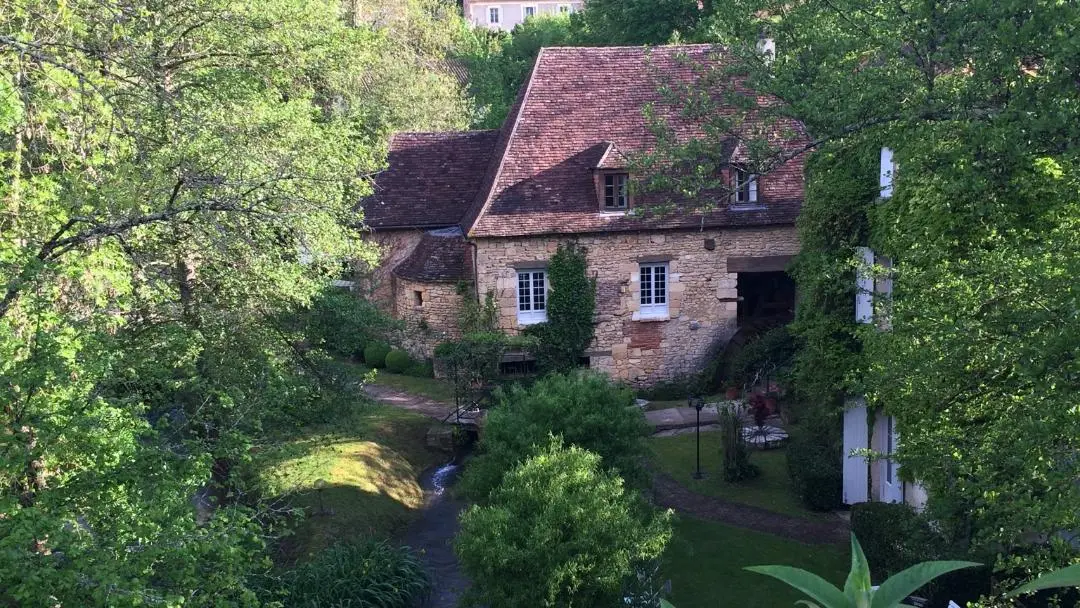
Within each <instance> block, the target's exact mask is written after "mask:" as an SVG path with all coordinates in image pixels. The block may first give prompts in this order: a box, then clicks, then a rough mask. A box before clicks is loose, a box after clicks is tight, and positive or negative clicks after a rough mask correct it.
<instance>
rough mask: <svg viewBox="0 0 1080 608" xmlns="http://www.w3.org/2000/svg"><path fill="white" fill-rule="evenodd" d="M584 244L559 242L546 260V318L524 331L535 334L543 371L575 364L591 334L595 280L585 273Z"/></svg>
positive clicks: (537, 351) (570, 366)
mask: <svg viewBox="0 0 1080 608" xmlns="http://www.w3.org/2000/svg"><path fill="white" fill-rule="evenodd" d="M585 254H586V251H585V248H584V247H581V246H580V245H578V244H577V243H563V244H560V245H559V248H558V249H557V250H556V251H555V255H553V256H552V257H551V261H550V262H549V263H548V273H547V276H548V286H549V288H550V290H551V291H550V293H548V301H547V322H546V323H541V324H538V325H533V326H532V327H529V328H528V329H527V330H526V333H527V334H529V335H532V336H535V337H536V338H537V340H538V344H537V346H536V362H537V365H539V367H540V369H542V370H544V371H567V370H570V369H573V368H575V367H577V364H578V361H579V360H580V359H581V357H583V356H584V355H585V349H586V348H588V346H589V342H591V341H592V338H593V315H594V313H595V312H596V281H595V280H593V279H590V278H589V277H588V275H587V274H586V270H587V268H588V264H587V261H586V258H585Z"/></svg>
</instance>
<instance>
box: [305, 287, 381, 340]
mask: <svg viewBox="0 0 1080 608" xmlns="http://www.w3.org/2000/svg"><path fill="white" fill-rule="evenodd" d="M392 325H393V321H392V320H390V319H389V318H387V317H386V315H384V314H383V313H382V312H380V311H379V310H378V309H377V308H375V305H374V304H372V303H371V302H368V301H366V300H363V299H361V298H358V297H357V296H355V295H354V294H351V293H349V292H347V291H342V290H340V289H337V288H333V289H330V290H327V291H324V292H323V293H321V294H319V296H318V297H317V298H316V299H315V300H314V301H313V302H312V303H311V308H310V310H309V311H308V314H307V316H306V328H305V334H306V335H307V338H308V340H309V341H310V342H311V343H312V344H313V345H314V346H319V347H321V348H325V349H326V350H327V351H329V352H331V353H334V354H337V355H341V356H345V357H358V356H360V354H361V353H363V352H364V348H365V347H366V346H367V344H368V343H369V342H370V341H372V340H374V339H376V338H377V337H378V336H381V335H383V334H385V333H386V332H387V331H388V330H389V329H390V328H391V326H392Z"/></svg>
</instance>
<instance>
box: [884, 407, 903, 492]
mask: <svg viewBox="0 0 1080 608" xmlns="http://www.w3.org/2000/svg"><path fill="white" fill-rule="evenodd" d="M898 447H900V432H899V431H898V430H897V429H896V418H895V417H893V416H886V417H885V449H884V450H882V451H883V452H885V455H886V457H885V458H884V459H882V461H881V463H882V479H881V500H882V501H884V502H904V482H902V481H900V465H899V464H898V463H897V462H896V461H895V460H893V459H892V458H891V457H892V455H893V454H894V453H895V452H896V449H897V448H898Z"/></svg>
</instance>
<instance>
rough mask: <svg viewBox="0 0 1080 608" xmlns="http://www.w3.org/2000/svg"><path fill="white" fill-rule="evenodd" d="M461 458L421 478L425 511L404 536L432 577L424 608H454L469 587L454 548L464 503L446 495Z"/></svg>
mask: <svg viewBox="0 0 1080 608" xmlns="http://www.w3.org/2000/svg"><path fill="white" fill-rule="evenodd" d="M464 456H465V454H464V453H461V454H458V455H457V456H455V457H454V459H453V460H451V461H450V462H448V463H446V464H444V465H442V466H440V467H437V468H435V469H430V470H428V471H425V472H424V473H423V474H422V475H421V476H420V487H422V488H423V489H424V493H425V495H426V496H425V502H424V509H423V512H422V513H421V514H420V516H419V517H417V519H416V520H415V521H414V522H413V523H412V524H411V525H410V526H409V529H408V531H407V533H406V534H405V539H404V544H406V545H409V546H410V547H412V548H413V550H415V551H416V552H417V553H419V554H420V559H421V560H422V561H423V562H424V564H425V565H426V566H427V569H428V574H429V575H430V576H431V582H432V591H431V595H430V597H429V598H428V601H426V602H425V603H424V606H425V608H455V607H456V606H457V605H458V598H459V597H460V596H461V594H462V593H463V592H464V591H465V588H466V587H467V586H468V581H466V580H465V577H464V575H462V573H461V570H460V568H459V567H458V561H457V556H456V555H454V548H453V541H454V536H455V535H456V534H457V531H458V515H459V514H460V513H461V510H462V509H463V508H464V507H465V503H464V502H462V501H459V500H456V499H454V497H453V495H452V494H451V493H450V492H448V491H447V490H448V489H450V488H451V487H453V485H454V483H455V482H456V481H457V479H458V476H459V475H460V474H461V468H462V459H463V457H464Z"/></svg>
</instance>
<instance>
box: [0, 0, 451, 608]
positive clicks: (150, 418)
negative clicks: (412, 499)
mask: <svg viewBox="0 0 1080 608" xmlns="http://www.w3.org/2000/svg"><path fill="white" fill-rule="evenodd" d="M167 4H168V6H167V7H166V6H165V5H164V4H163V3H160V2H146V1H144V0H78V1H75V2H63V3H55V2H45V1H39V0H29V1H26V2H19V3H15V4H11V3H9V4H6V5H5V6H4V10H2V11H0V174H2V176H0V232H3V234H4V238H3V239H0V376H2V377H3V379H4V381H3V382H2V383H0V403H3V404H4V405H3V407H2V408H0V426H2V427H3V429H4V430H3V431H0V485H2V486H3V491H0V512H2V513H3V514H4V515H3V517H0V555H2V556H3V557H2V558H0V603H3V604H15V605H23V606H41V605H50V606H51V605H59V604H63V605H71V606H99V605H111V606H130V605H146V604H158V605H166V606H176V605H179V604H180V603H183V604H184V605H185V606H200V605H211V604H212V605H221V604H230V605H253V604H255V603H256V601H257V598H256V597H255V595H254V593H253V590H252V587H251V580H252V578H253V577H254V576H256V575H258V574H260V573H261V572H263V571H265V570H266V569H267V568H268V567H269V560H268V554H267V550H266V541H265V536H266V534H268V533H271V534H276V533H277V530H274V529H273V525H274V521H275V519H274V518H273V517H272V516H271V515H272V508H271V506H270V505H267V504H264V503H262V502H260V501H259V500H258V496H257V495H254V494H253V493H250V492H248V491H247V489H246V488H244V487H243V486H242V485H241V483H240V481H239V480H238V479H236V476H235V475H234V474H233V472H234V471H235V470H236V469H237V468H238V467H242V466H243V465H244V464H245V463H246V462H247V461H248V459H249V458H251V455H252V453H253V449H255V450H257V449H258V448H259V447H260V446H261V445H262V442H263V441H264V440H265V438H266V437H267V436H268V435H270V434H272V432H273V431H279V430H281V429H283V428H295V427H296V426H298V425H301V424H304V423H306V422H309V421H311V420H313V419H318V418H322V417H323V415H324V414H325V413H326V412H328V411H332V410H333V407H332V406H336V405H340V404H341V403H342V401H343V400H344V399H343V396H344V395H345V394H346V393H345V391H344V390H343V388H344V384H343V383H344V382H345V381H346V379H345V377H344V376H343V375H342V374H340V373H338V371H339V369H338V368H336V367H335V366H334V365H332V364H331V363H330V362H329V361H328V359H329V358H328V357H327V356H326V354H325V353H323V352H321V351H319V350H316V351H310V352H309V351H305V349H303V348H301V347H300V346H299V345H301V344H302V343H303V341H304V334H303V332H302V330H301V329H300V328H298V327H297V325H298V324H294V323H291V322H287V321H286V320H285V319H286V318H287V317H289V316H290V315H295V314H298V312H297V311H302V310H304V309H305V308H306V307H308V306H309V305H310V304H311V303H312V301H313V299H315V298H316V297H318V294H319V293H320V291H321V290H322V288H323V287H324V286H325V285H326V284H327V283H328V282H329V281H330V280H331V279H333V278H337V274H338V272H339V271H340V268H341V266H342V263H343V262H344V261H345V260H347V259H361V260H365V261H372V262H373V261H374V260H375V257H376V256H375V254H376V252H375V251H374V249H373V248H372V247H370V246H368V245H366V244H363V243H362V242H360V241H359V239H358V238H357V237H358V231H357V230H356V228H357V226H359V225H360V224H361V222H362V218H360V217H358V216H357V214H356V211H355V201H356V199H357V197H359V196H362V195H363V194H364V193H365V192H366V190H365V189H366V184H365V181H364V180H363V179H362V178H361V176H363V175H366V174H370V173H371V172H373V171H375V170H377V169H378V168H379V166H380V165H381V163H382V148H383V146H384V141H383V137H384V135H385V134H386V133H387V132H388V131H390V130H393V129H399V128H407V127H408V126H410V125H409V124H408V121H409V120H411V118H410V119H406V118H404V116H405V115H406V114H407V115H409V116H412V117H417V116H418V115H420V114H423V115H425V116H426V119H427V120H428V121H430V122H431V123H433V124H434V123H440V124H447V125H450V124H454V123H455V122H457V123H461V122H463V118H464V117H462V116H457V117H449V116H442V117H440V116H438V112H439V110H438V109H436V108H435V107H434V106H432V107H410V108H402V107H400V106H396V105H395V104H396V103H397V102H396V101H394V99H395V98H394V97H381V98H380V97H379V96H378V95H374V94H373V91H372V89H366V88H365V87H364V86H362V84H363V83H375V82H381V81H382V79H381V74H380V73H378V72H379V69H381V68H380V67H379V66H384V67H385V66H390V65H392V63H393V61H396V60H397V59H398V58H396V57H388V56H385V55H383V53H385V52H386V49H387V47H386V46H385V45H384V44H383V41H384V39H383V38H382V37H381V36H382V34H381V33H380V32H376V31H374V30H372V29H371V28H368V27H362V28H349V27H346V26H345V24H343V23H342V22H341V21H340V19H339V18H338V14H339V13H338V9H339V6H338V3H337V2H331V1H329V0H310V1H306V2H294V1H292V0H265V1H261V2H252V1H250V0H228V1H226V0H177V1H176V2H169V3H167ZM411 82H414V83H415V80H414V81H411ZM384 90H387V91H388V90H389V89H384ZM393 91H394V92H396V93H399V94H401V95H407V94H409V93H416V92H417V91H416V90H415V89H414V87H413V85H412V84H409V82H406V81H400V82H398V83H396V85H395V87H394V88H393ZM434 92H435V87H434V86H431V85H430V83H429V86H428V88H427V90H425V91H422V93H425V94H432V95H433V94H434ZM459 97H460V95H459ZM405 110H407V112H405ZM399 111H401V112H400V113H399ZM455 112H456V110H455ZM193 498H195V499H197V505H196V507H197V508H194V509H193V508H192V502H193ZM262 523H266V524H267V528H263V527H262V526H261V525H260V524H262ZM43 590H45V591H43Z"/></svg>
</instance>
